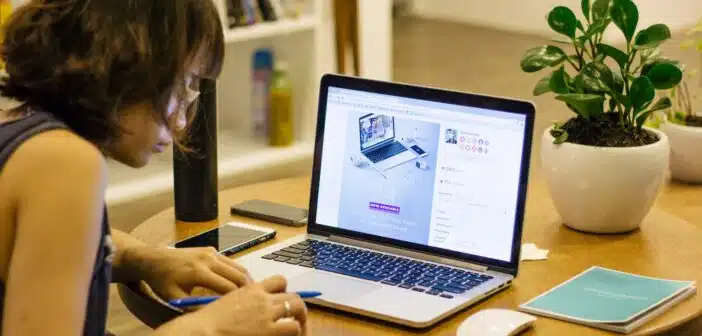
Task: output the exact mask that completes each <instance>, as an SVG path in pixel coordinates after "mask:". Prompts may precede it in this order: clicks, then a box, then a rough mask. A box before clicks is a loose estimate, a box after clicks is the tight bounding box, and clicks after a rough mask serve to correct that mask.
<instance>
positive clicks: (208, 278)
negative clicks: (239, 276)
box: [196, 269, 237, 294]
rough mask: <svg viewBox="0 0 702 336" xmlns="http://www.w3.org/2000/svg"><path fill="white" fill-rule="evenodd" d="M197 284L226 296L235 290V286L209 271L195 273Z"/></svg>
mask: <svg viewBox="0 0 702 336" xmlns="http://www.w3.org/2000/svg"><path fill="white" fill-rule="evenodd" d="M196 280H197V284H198V285H199V286H202V287H207V288H209V289H212V290H214V291H216V292H218V293H219V294H226V293H229V292H230V291H233V290H235V289H236V288H237V286H236V284H235V283H234V282H232V281H229V280H228V279H226V278H224V277H222V276H221V275H219V274H217V273H214V272H213V271H211V270H209V269H205V270H202V271H200V272H198V273H197V279H196Z"/></svg>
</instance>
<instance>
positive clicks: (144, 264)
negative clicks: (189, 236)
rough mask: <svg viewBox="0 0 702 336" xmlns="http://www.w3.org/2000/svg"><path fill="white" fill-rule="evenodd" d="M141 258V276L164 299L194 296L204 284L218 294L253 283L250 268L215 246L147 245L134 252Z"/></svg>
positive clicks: (204, 286)
mask: <svg viewBox="0 0 702 336" xmlns="http://www.w3.org/2000/svg"><path fill="white" fill-rule="evenodd" d="M132 253H134V254H139V255H140V257H138V258H135V259H132V260H138V261H136V262H138V263H140V265H139V270H140V278H141V279H142V280H144V281H146V283H147V284H149V287H151V289H152V290H153V291H154V292H155V293H156V294H157V295H158V296H159V297H161V298H163V299H164V300H172V299H177V298H182V297H186V296H190V295H192V294H191V293H192V292H193V289H195V288H196V287H203V288H205V289H209V290H211V291H213V292H216V293H218V294H226V293H228V292H230V291H232V290H234V289H237V288H240V287H244V286H246V285H248V284H251V283H253V280H252V279H251V276H250V275H249V273H248V271H247V270H246V269H245V268H244V267H243V266H241V265H239V264H238V263H236V262H235V261H234V260H231V259H229V258H227V257H225V256H223V255H221V254H220V253H218V252H217V250H215V249H214V248H211V247H198V248H183V249H171V248H165V247H152V246H143V247H139V248H138V249H135V250H133V251H132Z"/></svg>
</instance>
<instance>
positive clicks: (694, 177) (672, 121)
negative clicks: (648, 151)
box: [660, 20, 702, 183]
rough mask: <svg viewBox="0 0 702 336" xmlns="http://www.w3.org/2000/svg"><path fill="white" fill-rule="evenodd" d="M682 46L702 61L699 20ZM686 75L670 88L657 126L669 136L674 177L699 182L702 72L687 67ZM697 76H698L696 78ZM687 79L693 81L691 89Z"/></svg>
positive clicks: (701, 170)
mask: <svg viewBox="0 0 702 336" xmlns="http://www.w3.org/2000/svg"><path fill="white" fill-rule="evenodd" d="M688 37H689V38H688V39H686V40H685V41H684V42H683V48H695V49H696V50H697V52H698V53H699V54H700V65H702V20H700V22H699V23H698V24H697V25H696V26H695V27H694V28H692V29H691V30H690V31H689V32H688ZM686 72H687V73H688V75H689V76H687V78H686V79H683V81H682V82H681V84H680V85H678V86H676V87H674V88H673V89H671V90H670V97H671V99H672V101H673V106H672V107H671V108H670V109H668V110H667V111H666V113H665V114H664V117H665V118H664V119H663V122H662V123H661V124H660V130H661V131H663V132H664V133H665V134H666V135H667V136H668V138H669V139H670V171H671V175H672V177H673V179H676V180H680V181H684V182H689V183H702V150H700V148H699V147H697V146H699V144H700V143H702V105H700V103H702V101H700V99H701V98H702V92H701V91H702V76H698V75H697V73H698V71H696V70H691V71H689V72H688V71H686ZM698 77H699V78H698ZM688 81H689V83H691V84H693V85H695V84H696V85H695V87H694V88H693V89H692V91H691V90H690V88H689V86H688Z"/></svg>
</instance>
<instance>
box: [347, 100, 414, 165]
mask: <svg viewBox="0 0 702 336" xmlns="http://www.w3.org/2000/svg"><path fill="white" fill-rule="evenodd" d="M358 133H359V134H358V135H359V140H360V149H361V154H363V156H364V157H366V159H368V160H369V161H370V163H371V164H372V165H373V167H374V168H375V169H378V170H380V171H385V170H388V169H390V168H393V167H397V166H398V165H400V164H402V163H405V162H408V161H411V160H414V159H415V158H416V157H417V155H418V154H416V153H415V152H413V151H410V150H408V148H407V147H406V146H405V145H404V144H402V143H401V142H399V141H397V140H395V117H394V116H391V115H385V114H378V113H369V114H366V115H364V116H362V117H360V118H359V119H358Z"/></svg>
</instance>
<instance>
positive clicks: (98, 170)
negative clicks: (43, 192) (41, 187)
mask: <svg viewBox="0 0 702 336" xmlns="http://www.w3.org/2000/svg"><path fill="white" fill-rule="evenodd" d="M106 171H107V165H106V162H105V158H104V156H103V155H102V153H101V152H100V150H99V149H98V148H97V147H96V146H95V145H93V144H92V143H90V142H89V141H86V140H85V139H83V138H81V137H79V136H78V135H76V134H74V133H72V132H70V131H68V130H51V131H46V132H42V133H40V134H37V135H34V136H32V137H31V138H29V139H28V140H26V141H25V142H24V143H23V144H22V145H20V147H19V148H17V150H16V151H15V152H14V153H13V154H12V156H11V157H10V159H9V160H8V161H7V163H6V165H5V167H4V168H3V174H2V176H0V183H2V182H3V181H2V180H3V178H2V177H7V179H5V180H6V181H7V180H9V181H12V182H10V183H12V184H13V185H14V186H15V187H19V186H31V185H33V184H34V183H30V181H37V180H41V181H42V183H51V182H52V180H59V179H62V178H63V177H64V176H65V175H66V174H67V173H69V175H73V174H70V173H72V172H83V173H84V174H85V175H84V176H85V177H86V179H85V182H90V181H94V182H99V181H101V180H103V179H104V178H105V176H104V175H105V174H106ZM91 177H92V178H91ZM6 181H5V182H6ZM74 182H76V183H80V182H81V181H74ZM12 189H14V188H12Z"/></svg>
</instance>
